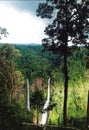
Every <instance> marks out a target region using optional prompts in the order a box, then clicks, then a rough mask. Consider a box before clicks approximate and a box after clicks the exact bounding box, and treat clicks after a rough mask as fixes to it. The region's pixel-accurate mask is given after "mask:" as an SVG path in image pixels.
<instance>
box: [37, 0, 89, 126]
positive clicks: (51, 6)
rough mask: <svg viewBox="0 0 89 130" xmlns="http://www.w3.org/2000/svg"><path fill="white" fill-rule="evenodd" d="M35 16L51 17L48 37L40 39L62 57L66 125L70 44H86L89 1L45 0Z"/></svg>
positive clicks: (50, 49)
mask: <svg viewBox="0 0 89 130" xmlns="http://www.w3.org/2000/svg"><path fill="white" fill-rule="evenodd" d="M36 12H37V16H40V17H41V18H48V19H52V20H51V23H50V24H49V25H48V26H47V27H46V28H45V31H44V32H45V34H46V35H48V37H46V38H44V39H43V40H42V45H43V46H44V48H45V49H46V50H48V51H52V52H54V53H61V54H62V55H63V57H64V66H63V74H64V105H63V117H64V125H65V126H66V125H67V99H68V80H69V77H68V66H67V58H68V56H69V52H70V47H69V44H70V43H71V45H72V46H77V45H86V46H89V45H88V43H87V33H88V31H89V19H88V18H89V1H88V0H85V1H82V0H81V2H78V1H77V0H72V1H71V0H46V2H45V3H40V4H39V6H38V9H37V11H36Z"/></svg>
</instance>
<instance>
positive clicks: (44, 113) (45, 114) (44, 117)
mask: <svg viewBox="0 0 89 130" xmlns="http://www.w3.org/2000/svg"><path fill="white" fill-rule="evenodd" d="M49 103H50V78H49V79H48V93H47V100H46V102H45V104H44V107H43V110H42V117H41V121H40V122H39V124H40V125H45V124H46V122H47V119H48V107H49Z"/></svg>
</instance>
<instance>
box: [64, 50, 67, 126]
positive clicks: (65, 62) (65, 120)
mask: <svg viewBox="0 0 89 130" xmlns="http://www.w3.org/2000/svg"><path fill="white" fill-rule="evenodd" d="M65 50H66V51H65V54H64V68H63V73H64V104H63V120H64V122H63V124H64V126H67V99H68V67H67V53H66V52H67V49H65Z"/></svg>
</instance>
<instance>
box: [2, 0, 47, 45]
mask: <svg viewBox="0 0 89 130" xmlns="http://www.w3.org/2000/svg"><path fill="white" fill-rule="evenodd" d="M43 1H44V0H1V1H0V27H2V28H7V31H8V33H9V35H8V36H7V38H6V37H2V39H1V40H0V43H37V44H40V43H41V41H42V39H43V38H44V37H45V35H44V29H45V27H46V26H47V21H46V20H44V19H41V18H39V17H37V16H36V9H37V7H38V5H39V3H40V2H43Z"/></svg>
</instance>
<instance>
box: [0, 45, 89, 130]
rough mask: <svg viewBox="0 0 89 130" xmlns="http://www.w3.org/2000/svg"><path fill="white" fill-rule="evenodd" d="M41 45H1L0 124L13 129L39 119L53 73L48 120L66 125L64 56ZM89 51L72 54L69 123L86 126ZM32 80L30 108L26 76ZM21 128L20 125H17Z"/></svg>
mask: <svg viewBox="0 0 89 130" xmlns="http://www.w3.org/2000/svg"><path fill="white" fill-rule="evenodd" d="M42 51H43V47H42V46H41V45H37V46H32V45H10V44H3V45H1V46H0V128H2V130H3V129H9V128H10V130H13V126H18V127H20V125H21V124H22V123H24V122H25V123H33V122H34V123H38V122H39V120H40V116H41V110H42V107H43V104H44V102H45V100H46V96H47V80H48V77H49V76H51V103H50V108H51V109H50V112H49V120H48V124H51V125H58V126H63V100H64V87H63V83H64V78H63V73H62V71H63V70H62V67H63V57H62V56H61V55H58V54H53V53H51V52H42ZM87 66H88V51H87V49H86V48H84V47H79V48H77V49H75V50H74V52H73V54H72V55H71V57H69V58H68V70H69V92H68V126H71V127H77V128H80V129H81V130H85V129H86V117H87V115H86V114H87V93H88V85H89V68H88V67H87ZM27 77H28V78H29V81H30V101H31V104H30V105H31V111H30V112H29V111H27V108H26V78H27ZM16 129H17V128H16Z"/></svg>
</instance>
